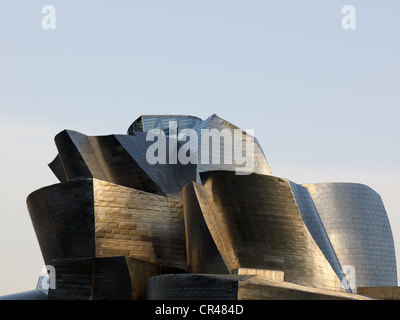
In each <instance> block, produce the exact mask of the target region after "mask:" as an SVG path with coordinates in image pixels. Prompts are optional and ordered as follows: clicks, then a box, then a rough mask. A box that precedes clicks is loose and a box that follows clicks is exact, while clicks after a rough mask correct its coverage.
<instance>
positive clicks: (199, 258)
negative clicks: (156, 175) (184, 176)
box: [182, 183, 229, 273]
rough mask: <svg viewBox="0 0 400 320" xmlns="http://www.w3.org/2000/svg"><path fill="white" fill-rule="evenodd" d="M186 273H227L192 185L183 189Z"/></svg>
mask: <svg viewBox="0 0 400 320" xmlns="http://www.w3.org/2000/svg"><path fill="white" fill-rule="evenodd" d="M182 193H183V207H184V214H185V231H186V254H187V265H188V272H191V273H229V271H228V269H227V268H226V265H225V263H224V261H223V259H222V257H221V254H220V252H219V251H218V248H217V247H216V245H215V242H214V239H213V237H212V236H211V234H210V230H209V229H208V226H207V223H206V222H205V221H204V217H203V213H202V211H201V208H200V204H199V202H198V200H197V196H196V192H195V190H194V187H193V184H191V183H190V184H188V185H186V186H185V187H184V188H183V192H182Z"/></svg>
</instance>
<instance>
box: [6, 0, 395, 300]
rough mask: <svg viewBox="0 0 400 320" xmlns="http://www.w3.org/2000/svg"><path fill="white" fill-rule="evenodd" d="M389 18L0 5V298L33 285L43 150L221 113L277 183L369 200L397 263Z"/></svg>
mask: <svg viewBox="0 0 400 320" xmlns="http://www.w3.org/2000/svg"><path fill="white" fill-rule="evenodd" d="M48 4H49V5H53V6H54V7H55V9H56V29H55V30H44V29H43V28H42V26H41V21H42V18H43V17H44V15H43V14H42V13H41V10H42V7H43V6H44V5H48ZM349 4H350V5H353V6H354V7H355V9H356V27H357V29H356V30H344V29H343V28H342V26H341V20H342V18H343V17H344V15H343V14H342V13H341V9H342V7H343V6H344V5H349ZM399 14H400V2H399V1H397V0H392V1H389V0H383V1H379V2H378V1H368V0H362V1H358V0H349V1H340V0H335V1H320V0H318V1H317V0H315V1H311V0H305V1H294V0H292V1H284V0H283V1H279V2H278V1H265V0H263V1H261V0H260V1H257V0H247V1H244V0H241V1H237V0H208V1H199V0H196V1H195V0H181V1H176V0H168V1H166V0H140V1H139V0H138V1H111V0H109V1H99V0H96V1H89V0H85V1H75V0H69V1H61V0H47V1H31V0H18V1H16V0H2V1H1V2H0V146H1V149H0V150H1V151H0V152H1V153H0V177H1V180H2V183H1V184H0V197H1V198H0V228H1V232H0V259H1V260H0V295H4V294H9V293H15V292H21V291H26V290H31V289H34V288H35V286H36V282H37V279H38V277H39V276H40V275H41V270H42V266H43V264H44V262H43V259H42V256H41V252H40V249H39V246H38V242H37V239H36V235H35V233H34V230H33V227H32V223H31V220H30V217H29V214H28V211H27V209H26V198H27V196H28V195H29V194H30V193H31V192H33V191H35V190H36V189H39V188H41V187H44V186H47V185H51V184H54V183H57V182H58V181H57V179H56V177H55V176H54V175H53V174H52V172H51V171H50V169H49V168H48V167H47V164H48V163H49V162H51V161H52V160H53V159H54V157H55V156H56V154H57V150H56V147H55V144H54V136H55V135H56V134H57V133H58V132H60V131H62V130H63V129H72V130H76V131H80V132H82V133H84V134H87V135H107V134H111V133H118V134H120V133H122V134H123V133H126V130H127V129H128V127H129V125H130V124H131V123H132V122H133V121H134V120H135V119H136V118H137V117H138V116H140V115H141V114H192V115H196V116H198V117H200V118H202V119H205V118H207V117H208V116H210V115H211V114H213V113H216V114H217V115H218V116H220V117H222V118H224V119H226V120H228V121H230V122H232V123H233V124H235V125H237V126H239V127H241V128H243V129H254V132H255V136H256V137H257V139H258V140H259V142H260V144H261V146H262V148H263V150H264V153H265V154H266V156H267V159H268V162H269V164H270V166H271V170H272V173H273V175H275V176H279V177H283V178H289V179H290V180H292V181H294V182H296V183H316V182H330V181H332V182H357V183H363V184H366V185H368V186H370V187H371V188H373V189H374V190H375V191H376V192H378V193H379V194H380V195H381V197H382V199H383V202H384V204H385V207H386V210H387V212H388V216H389V220H390V223H391V227H392V231H393V235H394V239H395V245H396V253H397V257H398V260H399V257H400V250H399V249H400V201H399V200H398V199H399V196H400V167H399V163H400V148H399V138H400V126H399V119H400V88H399V85H400V78H399V77H400V41H399V34H400V19H399V18H398V16H399ZM398 273H399V274H400V272H398Z"/></svg>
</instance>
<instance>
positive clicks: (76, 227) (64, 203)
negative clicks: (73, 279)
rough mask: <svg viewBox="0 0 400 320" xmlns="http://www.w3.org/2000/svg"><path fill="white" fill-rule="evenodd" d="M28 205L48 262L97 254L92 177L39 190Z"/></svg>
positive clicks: (42, 250) (29, 200) (30, 196)
mask: <svg viewBox="0 0 400 320" xmlns="http://www.w3.org/2000/svg"><path fill="white" fill-rule="evenodd" d="M27 205H28V211H29V215H30V217H31V220H32V224H33V228H34V230H35V233H36V237H37V239H38V242H39V246H40V249H41V252H42V255H43V259H44V261H45V264H51V261H52V259H55V258H85V257H93V256H94V253H95V242H94V239H95V238H94V236H95V234H94V206H93V182H92V179H84V180H75V181H69V182H64V183H60V184H55V185H52V186H48V187H45V188H42V189H39V190H37V191H35V192H33V193H31V194H30V195H29V196H28V198H27Z"/></svg>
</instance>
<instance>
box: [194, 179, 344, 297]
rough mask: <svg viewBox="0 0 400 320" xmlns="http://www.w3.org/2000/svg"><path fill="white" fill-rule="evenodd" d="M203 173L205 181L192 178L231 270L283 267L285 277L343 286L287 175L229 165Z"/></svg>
mask: <svg viewBox="0 0 400 320" xmlns="http://www.w3.org/2000/svg"><path fill="white" fill-rule="evenodd" d="M201 178H202V181H204V186H201V185H199V184H194V189H195V192H196V194H197V199H198V201H199V204H200V207H201V210H202V213H203V217H204V220H205V223H206V225H207V227H208V230H209V232H210V234H211V236H212V237H213V239H214V242H215V244H216V246H217V248H218V250H219V252H220V254H221V256H222V259H223V261H224V262H225V264H226V266H227V268H228V270H229V271H230V272H231V271H232V270H234V269H237V268H255V269H257V268H260V269H273V270H281V271H284V273H285V281H288V282H293V283H297V284H303V285H308V286H312V287H320V288H329V289H335V290H344V289H343V286H342V283H341V281H340V280H339V278H338V277H337V275H336V274H335V272H334V271H333V269H332V267H331V265H330V264H329V262H328V261H327V260H326V258H325V256H324V255H323V253H322V252H321V250H320V249H319V247H318V245H317V244H316V243H315V241H314V239H313V237H312V236H311V234H310V233H309V231H308V229H307V227H306V225H305V223H304V221H303V219H302V217H301V213H300V211H299V209H298V207H297V204H296V201H295V198H294V196H293V194H292V192H291V188H290V184H289V181H288V180H286V179H281V178H277V177H273V176H268V175H258V174H251V175H243V176H242V175H235V173H234V172H230V171H212V172H207V173H203V174H202V176H201ZM189 246H190V243H189Z"/></svg>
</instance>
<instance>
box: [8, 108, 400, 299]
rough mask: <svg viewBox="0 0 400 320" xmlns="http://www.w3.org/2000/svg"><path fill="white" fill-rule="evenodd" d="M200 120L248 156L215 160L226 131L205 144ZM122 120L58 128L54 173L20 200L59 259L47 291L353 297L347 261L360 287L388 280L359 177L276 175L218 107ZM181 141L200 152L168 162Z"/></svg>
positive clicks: (374, 211) (380, 220)
mask: <svg viewBox="0 0 400 320" xmlns="http://www.w3.org/2000/svg"><path fill="white" fill-rule="evenodd" d="M175 118H179V119H178V120H179V121H178V123H179V129H181V132H180V133H179V134H175V133H171V132H169V131H168V132H167V131H165V138H166V139H165V142H166V144H167V145H166V148H167V149H166V151H167V152H166V155H167V158H166V163H165V164H164V163H156V164H151V163H150V162H149V161H148V159H147V153H146V152H147V151H148V148H149V147H150V146H151V145H152V144H153V143H154V140H151V139H147V138H148V137H147V131H148V130H149V129H151V128H161V129H166V130H167V127H166V125H167V120H174V119H175ZM185 128H190V129H193V130H192V131H184V129H185ZM203 130H205V131H203ZM207 130H215V132H217V140H218V139H219V138H222V137H223V134H222V131H224V132H225V134H227V137H229V136H230V137H232V136H234V132H236V134H237V135H236V137H239V141H236V142H235V143H234V145H232V147H233V149H234V148H235V147H238V146H239V148H241V149H240V151H242V155H243V154H246V153H247V152H248V151H249V150H247V147H246V143H248V145H249V146H251V148H250V150H252V152H251V155H248V154H246V156H250V157H251V161H252V162H253V165H254V166H253V167H252V168H247V167H246V166H247V164H246V163H242V164H240V163H229V162H228V163H226V162H225V161H224V160H225V159H224V158H223V156H224V154H225V153H226V152H225V151H227V150H228V151H230V150H231V149H230V146H227V145H225V143H230V142H232V141H225V140H224V141H223V144H222V143H221V144H219V143H216V145H219V147H218V148H217V150H215V149H214V146H212V144H211V141H204V139H203V138H205V137H209V136H208V133H207V132H208V131H207ZM128 131H129V134H127V135H108V136H86V135H84V134H81V133H79V132H76V131H71V130H64V131H62V132H60V133H59V134H58V135H57V136H56V137H55V143H56V146H57V149H58V154H57V156H56V157H55V158H54V160H53V161H52V162H51V163H50V164H49V167H50V169H51V170H52V171H53V173H54V174H55V175H56V177H57V178H58V179H59V180H60V182H61V183H59V184H55V185H52V186H48V187H45V188H42V189H39V190H37V191H35V192H33V193H31V194H30V195H29V196H28V198H27V205H28V211H29V214H30V217H31V220H32V224H33V227H34V229H35V232H36V235H37V239H38V242H39V245H40V248H41V251H42V255H43V259H44V261H45V264H46V265H50V266H53V267H54V268H55V269H54V270H55V271H56V285H57V288H56V289H49V290H48V296H47V298H48V299H50V300H52V299H95V300H102V299H119V300H120V299H146V298H147V299H158V298H162V299H169V298H173V299H186V298H189V299H203V298H207V299H220V298H221V299H225V300H226V299H353V298H354V299H364V298H365V297H362V296H358V295H355V294H354V292H355V291H354V290H353V291H352V289H353V287H352V286H351V285H352V284H353V282H352V280H354V277H353V278H350V279H348V277H347V274H346V272H345V271H346V270H345V269H346V267H347V266H351V267H354V268H355V279H356V281H357V284H356V285H357V286H359V287H374V286H375V287H376V286H396V285H397V274H396V260H395V253H394V244H393V236H392V232H391V228H390V224H389V220H388V217H387V214H386V211H385V208H384V206H383V203H382V200H381V198H380V196H379V195H378V194H377V193H376V192H375V191H373V190H372V189H370V188H369V187H366V186H363V185H359V184H344V183H342V184H341V183H328V184H314V185H311V184H309V185H299V184H296V183H294V182H292V181H289V180H288V179H283V178H279V177H274V176H272V175H271V170H270V167H269V165H268V162H267V160H266V158H265V155H264V153H263V151H262V148H261V146H260V145H259V143H258V141H257V140H256V138H255V137H252V136H250V135H249V134H247V133H246V132H244V131H243V130H241V129H239V128H238V127H236V126H235V125H233V124H231V123H229V122H228V121H226V120H224V119H221V118H220V117H218V116H217V115H215V114H214V115H212V116H210V117H209V118H207V119H206V120H205V121H201V120H200V119H199V118H197V117H192V116H182V117H176V116H148V117H141V118H140V119H138V120H137V121H135V122H134V124H133V125H132V126H131V127H130V128H129V130H128ZM174 134H175V137H174ZM191 135H193V136H194V137H195V138H193V137H192V136H191ZM177 136H179V137H180V139H178V141H176V140H175V141H172V140H171V139H176V137H177ZM212 139H215V137H213V138H211V140H212ZM170 142H171V144H170ZM214 142H215V141H214ZM219 142H221V141H219ZM174 143H176V144H174ZM204 146H208V147H211V146H212V150H211V152H210V149H209V150H208V152H207V150H206V149H203V147H204ZM182 147H184V148H187V149H190V152H192V151H193V152H194V153H195V155H196V156H197V157H198V160H200V161H201V162H200V163H197V162H195V163H190V162H189V163H188V164H184V163H180V162H178V163H170V161H169V160H171V159H170V158H173V157H174V152H178V149H180V148H182ZM169 148H171V149H169ZM172 148H173V149H172ZM179 151H180V150H179ZM202 152H204V154H202ZM228 156H229V152H228ZM232 156H233V158H234V155H233V154H232ZM214 158H219V160H221V162H220V163H213V159H214ZM172 160H173V159H172ZM203 160H206V161H205V163H203V162H202V161H203ZM248 160H249V159H247V161H248ZM172 162H173V161H172ZM247 169H250V170H247ZM246 170H247V171H246ZM51 270H53V269H52V268H51ZM352 276H354V275H352ZM49 278H50V277H49ZM346 291H347V292H346ZM352 292H353V293H352ZM42 293H43V292H39V291H38V290H35V291H34V292H27V293H21V294H20V295H18V294H17V295H11V296H9V297H8V298H9V299H19V298H23V297H26V298H33V299H35V298H37V299H42V298H46V297H44V296H43V294H42Z"/></svg>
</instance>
